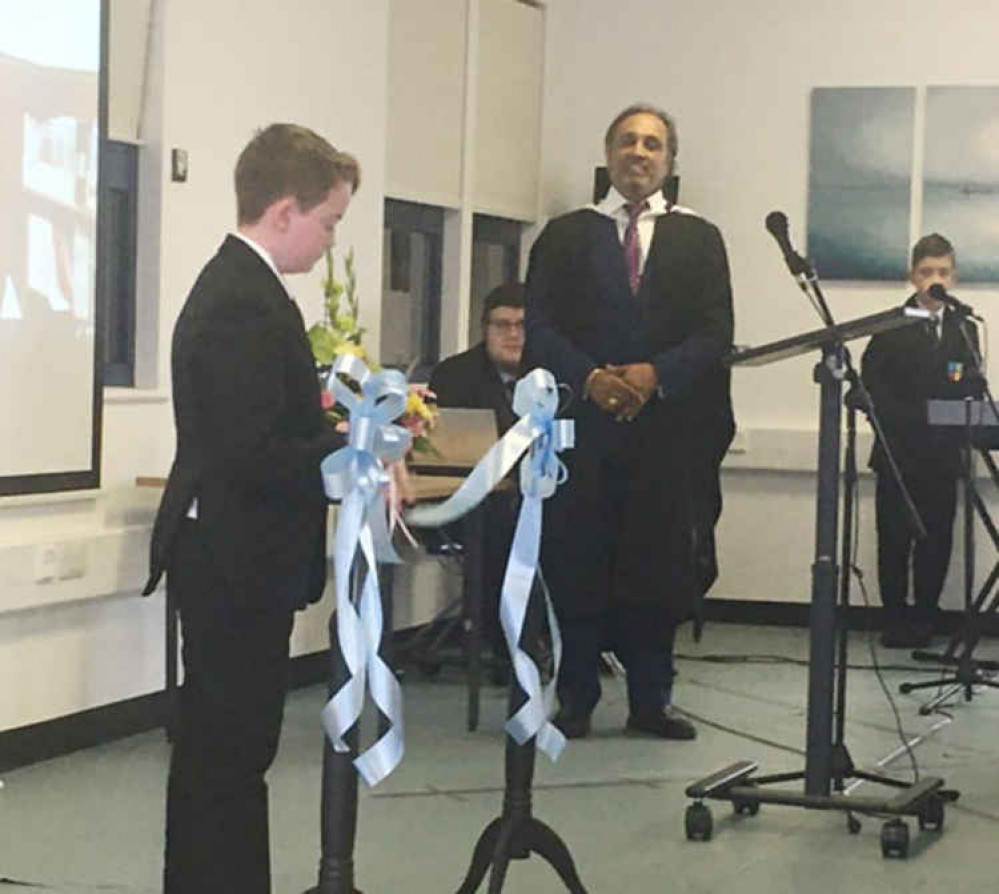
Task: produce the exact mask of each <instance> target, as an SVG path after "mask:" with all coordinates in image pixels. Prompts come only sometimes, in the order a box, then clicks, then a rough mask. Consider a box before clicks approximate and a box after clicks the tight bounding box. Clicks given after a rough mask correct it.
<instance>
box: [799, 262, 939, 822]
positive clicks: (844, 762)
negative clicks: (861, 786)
mask: <svg viewBox="0 0 999 894" xmlns="http://www.w3.org/2000/svg"><path fill="white" fill-rule="evenodd" d="M795 258H796V260H797V261H798V264H797V265H792V264H791V263H790V260H789V268H790V269H791V272H792V274H795V278H796V279H797V281H798V283H799V286H800V287H801V289H802V291H804V292H805V294H807V295H809V297H810V298H811V299H812V303H813V305H814V306H815V308H816V311H817V312H818V314H819V318H820V319H821V320H822V322H823V323H824V324H825V325H826V326H827V327H829V328H830V329H831V330H832V331H835V330H833V329H832V327H834V326H835V325H836V323H835V320H834V318H833V315H832V312H831V311H830V309H829V304H828V303H827V302H826V299H825V295H824V294H823V292H822V288H821V286H820V284H819V279H818V276H817V275H816V273H815V271H814V269H813V268H812V265H811V264H810V263H809V261H808V259H807V258H801V257H800V256H797V255H795ZM795 267H797V268H798V270H797V271H796V270H795ZM823 355H824V356H823V361H822V362H821V363H820V364H818V365H817V366H816V369H815V377H816V381H818V382H820V383H821V382H822V381H823V378H824V377H828V376H832V377H839V378H841V379H843V380H845V381H846V382H847V383H849V386H850V387H849V390H848V392H847V395H846V398H845V401H844V402H845V405H846V408H847V443H846V450H845V453H844V472H843V474H844V496H843V522H842V543H841V560H840V565H841V567H840V572H839V573H840V578H839V606H838V612H837V614H838V617H835V618H832V619H830V620H832V624H831V625H830V626H829V627H825V628H824V629H825V630H829V629H831V630H832V634H833V635H832V639H833V642H834V643H835V651H836V661H835V666H836V674H835V680H834V681H833V692H834V693H835V708H834V711H833V714H834V721H835V723H834V727H833V730H832V751H831V762H830V763H831V766H830V769H829V773H830V774H831V778H832V783H833V788H834V789H835V790H836V791H838V792H842V791H844V788H845V780H846V779H847V778H850V777H853V778H860V779H864V780H866V781H876V782H881V781H882V777H880V776H877V775H872V774H863V773H860V772H859V771H858V770H857V769H856V767H855V765H854V763H853V760H852V758H851V757H850V753H849V749H848V748H847V745H846V738H845V729H844V728H845V723H846V672H847V665H848V629H849V618H848V613H849V609H850V577H851V572H852V570H853V555H852V549H853V533H854V532H853V521H854V500H855V498H856V492H857V482H858V474H857V456H856V437H857V424H856V413H857V410H860V411H861V412H863V413H864V415H865V416H866V417H867V419H868V421H869V422H870V423H871V427H872V428H873V429H874V433H875V436H876V438H877V439H878V441H879V442H880V444H881V447H882V449H883V452H884V456H885V460H886V462H887V466H888V471H889V474H890V476H891V479H892V482H893V483H894V484H895V486H896V487H897V488H898V492H899V494H900V495H901V497H902V503H903V505H904V507H905V515H906V518H907V520H908V523H909V528H910V530H911V531H912V533H913V534H914V535H915V536H916V538H918V539H920V540H921V539H923V538H924V537H926V527H925V526H924V525H923V521H922V519H921V518H920V516H919V511H918V510H917V509H916V506H915V504H914V503H913V501H912V497H911V496H910V494H909V492H908V490H907V488H906V487H905V483H904V481H903V479H902V472H901V469H900V468H899V466H898V462H897V461H896V459H895V456H894V453H893V451H892V449H891V445H890V444H889V443H888V439H887V438H886V437H885V433H884V428H883V427H882V425H881V420H880V419H879V417H878V413H877V409H876V407H875V405H874V401H873V399H872V398H871V395H870V392H869V391H868V390H867V386H866V385H865V384H864V381H863V379H862V378H861V376H860V374H859V373H858V372H857V369H856V367H855V366H854V363H853V359H852V356H851V354H850V349H849V348H848V347H847V346H846V344H845V343H844V342H843V339H842V338H841V337H838V336H836V337H835V338H834V340H833V342H832V343H831V344H830V345H827V346H826V348H825V349H824V351H823ZM836 415H837V422H836V424H837V426H838V411H837V414H836ZM820 449H821V447H820ZM837 449H838V445H837ZM833 468H834V469H835V470H837V471H838V468H839V457H838V456H837V457H836V459H835V464H834V465H833ZM820 474H821V472H820ZM837 484H838V481H835V480H834V481H833V483H832V485H831V487H830V486H828V485H827V487H826V491H827V493H826V499H829V500H831V501H832V502H833V503H834V504H835V503H836V502H837V494H836V491H837ZM830 490H831V491H832V492H831V493H829V492H828V491H830ZM819 499H820V502H821V500H822V495H821V483H820V497H819ZM833 511H834V512H835V510H833ZM833 524H834V525H835V515H833ZM833 542H834V543H835V535H834V536H833ZM832 573H833V575H835V570H834V571H833V572H832ZM822 638H823V631H822V630H816V627H815V625H813V628H812V655H815V654H816V652H818V653H820V654H821V653H822V652H824V651H825V648H827V646H826V645H825V643H822V642H817V640H821V639H822ZM815 663H816V662H814V661H813V662H810V667H814V665H815ZM812 684H813V685H814V686H820V685H823V682H822V681H812ZM811 694H812V689H811V688H810V702H811ZM823 725H824V724H823ZM849 826H850V830H851V831H856V830H859V823H857V821H856V819H855V818H854V817H853V816H852V815H850V817H849Z"/></svg>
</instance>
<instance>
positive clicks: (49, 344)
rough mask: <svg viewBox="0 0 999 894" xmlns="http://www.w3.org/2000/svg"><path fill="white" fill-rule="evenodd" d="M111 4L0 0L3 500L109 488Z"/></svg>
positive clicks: (0, 480) (98, 0)
mask: <svg viewBox="0 0 999 894" xmlns="http://www.w3.org/2000/svg"><path fill="white" fill-rule="evenodd" d="M104 7H105V4H104V3H103V2H102V0H31V2H27V0H0V432H2V434H0V495H7V494H19V493H33V492H44V491H58V490H78V489H81V488H88V487H96V486H97V485H98V484H99V477H100V476H99V469H100V429H101V401H100V395H101V375H100V372H101V358H102V352H101V346H100V344H99V341H100V339H99V333H100V331H101V329H100V326H99V320H98V313H99V304H100V302H99V301H98V300H97V296H98V294H100V292H99V289H100V283H99V282H98V281H97V280H98V276H99V274H98V264H97V258H98V246H97V239H98V230H99V228H98V221H97V217H98V184H99V167H100V161H99V160H100V146H101V145H102V143H103V141H104V138H105V136H106V120H107V115H106V95H107V90H106V81H107V79H106V74H105V73H106V69H107V66H106V64H105V62H106V43H107V41H106V35H107V15H106V10H105V8H104Z"/></svg>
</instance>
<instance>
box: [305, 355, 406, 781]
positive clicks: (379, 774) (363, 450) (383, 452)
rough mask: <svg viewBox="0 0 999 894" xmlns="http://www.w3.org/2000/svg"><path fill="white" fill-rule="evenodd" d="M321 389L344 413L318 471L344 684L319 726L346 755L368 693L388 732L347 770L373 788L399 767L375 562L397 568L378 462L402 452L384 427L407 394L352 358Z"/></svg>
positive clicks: (395, 380)
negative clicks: (356, 575) (335, 507)
mask: <svg viewBox="0 0 999 894" xmlns="http://www.w3.org/2000/svg"><path fill="white" fill-rule="evenodd" d="M341 374H344V375H347V376H349V377H350V378H351V379H353V380H354V381H355V382H357V383H358V385H359V386H360V394H357V393H355V392H354V391H353V390H352V389H351V388H349V387H348V386H347V385H346V384H344V382H343V381H341V379H340V375H341ZM326 387H327V389H328V390H329V391H330V392H331V393H332V394H333V396H334V398H335V399H336V402H337V403H339V404H341V405H342V406H343V407H345V408H346V409H347V411H348V413H349V414H350V429H349V441H348V444H347V446H346V447H342V448H341V449H340V450H337V451H335V452H334V453H331V454H330V455H329V456H327V457H326V458H325V459H324V460H323V461H322V464H321V467H320V468H321V471H322V475H323V483H324V486H325V489H326V494H327V496H328V497H329V498H330V499H331V500H339V501H340V517H339V520H338V522H337V529H336V535H335V538H334V548H333V565H334V575H335V587H336V605H337V608H336V615H337V617H336V622H337V639H338V640H339V646H340V651H341V654H342V655H343V659H344V664H345V665H346V667H347V674H348V677H347V679H346V680H345V681H344V683H343V685H342V686H341V687H340V688H339V689H338V690H337V691H336V692H335V693H334V694H333V696H332V698H330V700H329V701H328V702H327V704H326V706H325V707H324V708H323V712H322V721H323V727H324V729H325V730H326V735H327V736H328V737H329V739H330V741H331V742H332V744H333V748H334V749H335V750H336V751H339V752H347V751H349V750H350V749H349V746H348V745H347V743H346V741H345V739H344V736H345V735H346V734H347V732H348V730H350V729H351V727H353V726H354V724H355V723H357V722H358V720H359V719H360V716H361V712H362V711H363V709H364V693H365V690H366V689H370V692H371V698H372V701H373V702H374V703H375V705H376V706H377V707H378V710H379V711H381V713H382V714H383V715H384V716H385V718H386V721H387V725H388V728H387V729H386V731H385V733H384V734H383V735H382V736H381V738H379V739H378V740H377V741H376V742H375V743H374V744H373V745H372V746H371V747H370V748H368V749H367V751H365V752H364V753H363V754H361V755H360V756H359V757H357V758H356V759H355V761H354V766H355V767H356V768H357V771H358V772H359V773H360V774H361V776H362V777H363V779H364V781H365V782H366V783H367V784H368V785H371V786H374V785H377V784H378V783H379V782H381V780H382V779H384V778H385V777H386V776H388V774H389V773H391V772H392V771H393V770H394V769H395V768H396V767H397V766H398V765H399V762H400V761H401V760H402V755H403V751H404V741H403V739H404V726H403V718H402V690H401V688H400V687H399V682H398V681H397V680H396V678H395V675H394V674H393V673H392V671H391V669H390V668H389V667H388V665H386V664H385V662H384V661H383V660H382V658H381V656H380V655H379V654H378V648H379V645H380V643H381V636H382V628H383V626H384V617H383V614H382V601H381V591H380V589H379V586H378V562H394V563H395V562H399V561H400V559H399V557H398V555H397V554H396V552H395V550H394V549H393V548H392V544H391V540H390V535H389V531H388V524H387V522H386V517H385V507H384V501H383V495H384V494H385V492H386V490H387V489H388V487H389V483H390V480H391V479H390V475H389V473H388V472H387V470H386V468H385V463H387V462H395V461H397V460H401V459H402V458H403V457H404V456H405V455H406V451H407V450H408V449H409V432H407V431H406V429H404V428H402V427H401V426H398V425H392V424H391V423H392V421H393V420H395V419H397V418H398V417H399V416H400V415H402V413H403V412H404V410H405V409H406V398H407V394H408V391H407V386H406V378H405V376H403V375H402V373H400V372H397V371H395V370H386V371H384V372H380V373H372V372H370V371H369V370H368V368H367V366H366V365H365V364H364V362H363V361H362V360H360V358H358V357H354V356H352V355H346V356H343V357H339V358H338V359H337V361H336V363H335V364H334V365H333V369H332V370H331V371H330V374H329V378H328V379H327V383H326ZM358 547H360V550H361V555H362V556H363V559H364V575H363V578H361V581H360V585H359V588H358V591H359V592H358V594H357V596H356V599H357V604H356V605H355V603H354V600H352V599H351V592H350V581H351V571H352V569H353V567H354V563H355V561H356V560H357V559H358V556H357V551H358Z"/></svg>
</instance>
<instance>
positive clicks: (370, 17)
mask: <svg viewBox="0 0 999 894" xmlns="http://www.w3.org/2000/svg"><path fill="white" fill-rule="evenodd" d="M547 5H548V9H547V12H546V16H547V26H546V42H547V50H546V53H547V59H546V84H547V88H546V89H547V95H546V106H547V109H546V116H545V131H544V152H543V157H544V165H543V196H542V199H543V203H542V204H543V207H544V209H545V210H546V212H547V213H549V214H552V213H557V212H560V211H563V210H567V209H569V208H570V207H573V206H575V205H578V204H580V203H581V202H583V201H585V200H586V198H587V196H588V194H589V189H590V183H591V178H592V168H593V165H595V164H598V163H600V162H601V138H602V133H603V130H604V127H605V126H606V123H607V121H608V120H609V119H610V117H611V116H612V115H613V114H614V113H615V112H616V111H617V110H618V109H619V108H620V107H622V106H623V105H625V104H626V103H627V102H629V101H631V100H633V99H638V98H645V99H649V100H652V101H655V102H658V103H660V104H662V105H664V106H665V107H666V108H668V109H670V110H672V111H673V112H674V113H675V114H676V115H677V118H678V121H679V129H680V138H681V154H680V163H681V174H682V178H683V179H682V198H683V201H684V203H685V204H689V205H691V206H693V207H695V208H697V209H699V210H700V211H702V213H704V214H705V215H706V216H708V217H709V218H711V219H712V220H714V221H715V222H717V223H718V224H719V226H720V227H721V228H722V230H723V232H724V234H725V236H726V239H727V242H728V247H729V251H730V255H731V260H732V268H733V279H734V284H735V290H736V313H737V337H738V340H739V341H740V342H743V343H755V344H758V343H761V342H764V341H766V340H768V339H772V338H777V337H780V336H783V335H787V334H790V333H794V332H797V331H800V330H803V329H805V328H810V327H812V325H813V324H814V319H813V317H812V316H811V313H810V311H809V310H808V309H807V307H806V306H805V304H804V302H803V298H802V297H801V295H800V293H799V292H798V291H797V289H796V288H795V287H794V286H793V284H792V283H791V282H790V280H789V278H788V277H787V274H786V272H785V270H784V268H783V266H782V264H781V261H780V258H779V255H778V253H777V251H776V248H775V246H774V245H773V244H772V242H771V240H770V237H769V236H768V235H767V234H766V233H765V232H764V230H763V218H764V216H765V215H766V213H767V212H768V211H770V210H772V209H774V208H780V209H782V210H784V211H785V212H787V214H788V215H789V217H790V219H791V222H792V231H793V233H794V235H795V237H796V239H797V241H798V243H799V245H800V244H802V241H803V232H804V211H805V207H806V201H805V198H806V195H805V188H806V165H807V156H806V142H807V114H808V91H809V88H810V87H811V86H813V85H822V86H837V85H862V84H867V85H877V84H916V85H919V84H943V83H972V84H974V83H980V84H994V83H999V57H997V56H996V54H995V53H994V51H993V47H992V43H993V35H994V34H995V32H996V25H997V24H999V11H996V12H994V11H993V5H992V3H991V2H988V0H977V2H974V0H965V2H963V3H962V4H961V5H960V8H959V9H955V8H953V7H952V6H951V5H949V4H946V3H943V2H939V0H915V2H908V3H905V4H902V3H900V2H892V0H866V2H863V3H861V2H859V0H839V2H837V3H831V2H827V3H822V4H815V3H813V4H808V5H805V4H801V5H799V4H798V3H796V2H792V0H768V2H766V3H764V2H761V0H715V2H694V0H676V2H669V3H662V2H658V0H616V2H614V3H607V2H605V0H549V3H548V4H547ZM290 12H294V15H291V14H289V13H290ZM153 16H154V20H153V27H154V32H153V41H152V45H153V48H154V57H153V64H152V66H151V77H150V81H149V83H148V84H147V85H146V98H145V102H146V104H147V105H146V108H145V111H144V113H143V115H142V122H143V123H142V127H141V132H140V138H141V139H142V140H143V141H144V144H145V145H144V148H143V156H142V168H143V173H142V178H143V187H142V202H141V206H140V215H141V229H142V236H141V240H140V269H139V280H140V308H139V312H140V317H141V322H140V333H139V354H140V356H139V359H138V373H139V382H140V385H142V386H143V387H142V388H140V389H137V390H136V391H134V392H132V391H129V392H121V391H117V390H115V391H113V392H112V393H111V394H109V402H108V403H107V405H106V407H105V419H104V456H103V486H102V489H101V491H100V492H99V493H97V494H85V495H82V497H80V498H74V499H67V498H61V497H55V498H53V497H44V498H22V499H19V498H5V499H2V500H0V675H3V676H4V678H5V679H13V680H17V681H18V685H17V686H16V687H10V686H8V687H5V688H4V690H3V692H2V694H0V730H4V729H11V728H15V727H18V726H21V725H24V724H27V723H32V722H36V721H41V720H45V719H49V718H52V717H56V716H59V715H62V714H66V713H71V712H74V711H79V710H82V709H84V708H88V707H92V706H97V705H102V704H107V703H110V702H114V701H117V700H120V699H124V698H129V697H131V696H135V695H140V694H144V693H148V692H152V691H156V690H158V689H160V688H161V686H162V681H163V676H162V663H163V651H162V650H163V644H162V610H163V606H162V595H161V594H160V595H157V596H154V597H152V598H151V599H149V600H141V599H139V598H138V597H137V592H138V589H139V587H140V585H141V582H142V579H143V576H144V572H145V558H146V557H145V551H146V543H147V539H148V531H149V525H150V522H151V518H152V513H153V511H154V510H155V505H156V500H157V498H158V494H157V493H156V492H154V491H140V490H139V489H137V488H135V487H134V486H133V482H134V479H135V476H137V475H150V474H151V475H158V474H163V473H165V471H166V469H167V465H168V463H169V461H170V457H171V456H172V452H173V425H172V419H171V408H170V403H169V381H168V377H167V364H168V354H169V350H168V348H169V336H170V332H171V329H172V325H173V320H174V319H175V317H176V314H177V312H178V310H179V307H180V305H181V302H182V301H183V299H184V297H185V295H186V293H187V290H188V288H189V287H190V284H191V282H192V280H193V278H194V276H195V275H196V273H197V271H198V269H199V268H200V266H201V265H202V264H203V263H204V261H205V260H206V258H207V257H208V255H209V254H210V253H211V252H212V251H213V250H214V248H215V246H216V245H217V244H218V242H219V241H220V239H221V237H222V234H223V233H224V232H225V230H226V229H227V228H228V227H229V226H230V225H231V222H232V217H233V200H232V197H231V187H230V178H231V170H232V165H233V162H234V160H235V156H236V153H237V152H238V150H239V149H240V148H241V146H242V145H243V144H244V143H245V142H246V140H247V139H248V137H249V136H250V134H251V133H252V131H253V130H254V128H256V127H257V126H260V125H262V124H265V123H268V122H270V121H273V120H297V121H300V122H303V123H306V124H309V125H311V126H312V127H314V128H316V129H317V130H319V131H320V132H322V133H324V134H326V135H327V136H328V137H330V138H331V139H332V140H333V141H334V142H335V143H337V145H339V146H341V147H342V148H345V149H348V150H351V151H353V152H355V153H356V154H357V155H358V156H359V157H360V159H361V162H362V166H363V170H364V183H363V185H362V187H361V190H360V192H359V194H358V196H357V198H356V200H355V202H354V203H353V205H352V207H351V210H350V213H349V215H348V218H347V221H346V223H345V224H344V225H343V228H342V231H341V235H340V243H341V245H342V246H343V247H347V246H350V245H353V246H354V247H355V248H356V251H357V258H358V269H359V280H360V291H361V299H362V316H363V318H364V324H365V325H366V326H367V327H368V328H369V336H368V337H369V339H370V340H371V341H370V343H371V344H377V343H378V331H377V330H378V319H377V314H378V307H379V304H380V293H381V220H382V199H383V192H384V156H385V142H386V127H385V119H386V100H385V92H386V87H385V85H386V78H385V72H386V67H387V59H386V54H387V49H386V47H387V35H388V0H340V2H338V3H335V4H334V3H329V2H325V0H294V2H289V3H286V4H273V3H270V2H265V0H215V2H212V3H196V2H195V0H162V2H159V3H154V4H153ZM456 76H460V73H456ZM171 147H182V148H185V149H187V150H188V152H189V155H190V179H189V180H188V182H187V183H186V184H172V183H169V182H168V170H169V169H168V160H169V149H170V148H171ZM293 287H294V289H295V290H296V291H297V293H298V295H299V298H300V299H301V303H302V305H303V309H304V311H305V315H306V319H307V320H311V319H314V318H316V317H317V316H318V313H319V288H318V275H317V276H314V277H311V278H308V277H302V278H299V281H298V282H296V283H294V284H293ZM827 293H828V295H829V298H830V301H831V304H832V307H833V311H834V313H835V314H836V315H837V316H838V317H840V318H843V319H846V318H849V317H853V316H857V315H860V314H862V313H867V312H870V311H873V310H877V309H880V308H882V307H886V306H889V305H891V304H893V303H895V302H896V301H897V300H899V299H900V298H901V297H902V296H903V294H904V289H903V288H902V286H901V284H900V285H899V287H898V288H894V287H869V286H859V285H858V286H853V287H843V286H839V287H835V288H834V287H831V286H830V287H829V288H828V289H827ZM962 295H963V297H965V298H966V299H972V298H973V299H974V303H975V304H976V305H977V307H978V309H979V311H980V312H982V313H983V315H985V316H986V317H987V318H988V319H989V320H990V322H992V323H993V326H992V328H993V329H996V328H997V326H996V325H995V323H996V320H997V317H996V313H995V311H994V310H993V309H992V305H993V304H994V303H995V299H996V297H997V295H996V293H995V291H989V292H981V293H976V294H969V293H968V291H967V290H966V291H964V292H963V293H962ZM735 397H736V410H737V414H738V418H739V422H740V425H741V427H742V434H741V435H740V442H739V452H737V453H735V454H734V455H733V456H732V458H731V460H730V461H729V464H728V469H727V471H726V473H725V482H724V484H725V495H726V510H725V514H724V516H723V519H722V522H721V527H720V539H721V550H722V554H721V561H722V578H721V580H720V581H719V583H718V585H717V586H716V588H715V590H714V591H713V592H714V594H715V595H717V596H723V597H728V598H749V599H767V600H781V599H783V600H790V601H804V600H806V599H807V597H808V588H809V584H808V580H809V578H808V567H809V565H810V563H811V551H812V540H813V533H812V532H813V527H812V525H813V518H814V494H813V489H814V483H813V481H814V476H813V475H812V474H811V472H810V469H811V468H812V467H813V465H814V453H815V445H814V428H815V403H816V393H815V387H814V386H813V385H812V384H811V363H810V361H808V360H800V361H789V362H785V363H783V364H780V365H779V366H775V367H773V368H770V369H758V370H740V371H739V372H738V373H737V374H736V392H735ZM775 470H776V471H775ZM864 484H865V499H864V504H863V506H862V510H863V519H864V522H863V524H864V530H865V532H866V534H867V539H866V540H865V541H864V544H863V548H862V556H861V561H862V563H863V564H864V566H865V567H866V568H867V569H868V571H869V573H868V580H870V581H873V579H874V574H873V569H874V563H873V548H872V545H871V541H872V538H871V536H870V535H871V532H872V522H871V517H872V513H871V511H870V510H871V507H870V494H869V491H870V481H869V480H868V481H865V483H864ZM53 544H55V545H57V546H59V547H60V550H59V551H60V563H61V564H59V572H60V573H61V574H63V575H64V576H66V575H68V576H67V577H66V579H62V580H53V581H51V582H48V583H44V584H40V583H36V582H35V581H34V577H35V560H36V558H37V557H38V556H39V555H40V554H44V550H43V547H46V546H51V545H53ZM81 545H82V552H83V556H84V561H83V565H84V567H83V571H82V576H74V575H77V574H78V573H79V571H80V568H79V565H78V563H77V562H76V559H77V558H78V557H79V555H80V549H81ZM67 546H68V547H69V548H68V549H67V548H66V547H67ZM980 553H981V555H980V561H981V564H982V566H983V569H982V570H983V571H984V570H985V567H984V566H985V564H986V563H988V564H989V565H990V564H991V561H992V556H991V552H990V551H989V550H987V549H985V548H984V546H983V547H982V548H981V550H980ZM959 560H960V551H959V550H956V551H955V566H956V565H957V564H958V563H959ZM430 570H432V569H430ZM415 577H416V578H417V579H416V580H414V581H413V582H412V583H411V582H409V581H403V582H402V585H401V587H400V590H401V593H400V596H402V597H403V600H404V601H405V596H404V594H405V593H407V592H409V587H410V585H411V586H412V589H413V590H415V591H419V592H421V593H424V592H430V593H432V591H433V589H434V588H435V587H436V586H437V581H438V577H435V576H434V575H433V574H432V573H431V574H428V569H427V568H425V567H423V568H421V569H419V570H418V571H417V572H416V573H415ZM958 584H959V581H958V577H957V575H956V574H953V573H952V575H951V580H950V582H949V584H948V594H947V600H948V604H957V601H959V598H960V597H959V591H958ZM875 598H876V597H875ZM328 611H329V605H328V597H327V604H324V605H320V606H319V607H317V608H315V609H313V610H312V611H311V612H310V613H307V614H306V615H305V616H303V617H302V618H301V619H300V623H299V625H298V628H297V630H296V643H295V647H296V650H297V651H300V652H301V651H313V650H315V649H319V648H321V647H322V646H323V644H324V641H325V629H324V628H325V620H326V617H327V615H328ZM399 614H400V619H402V618H409V617H412V605H408V604H407V605H405V606H401V607H400V612H399Z"/></svg>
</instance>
